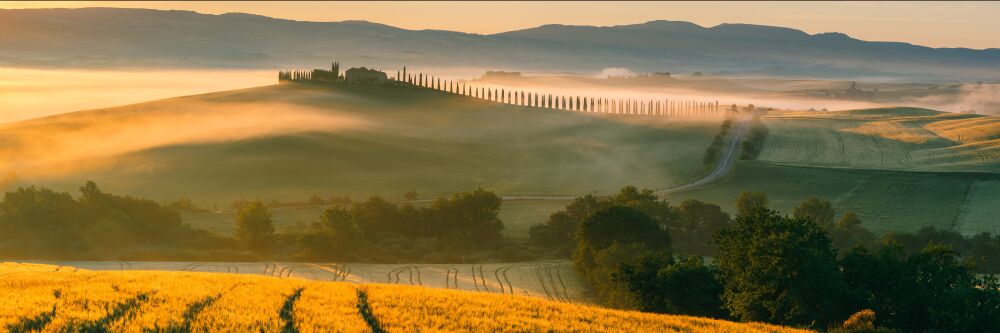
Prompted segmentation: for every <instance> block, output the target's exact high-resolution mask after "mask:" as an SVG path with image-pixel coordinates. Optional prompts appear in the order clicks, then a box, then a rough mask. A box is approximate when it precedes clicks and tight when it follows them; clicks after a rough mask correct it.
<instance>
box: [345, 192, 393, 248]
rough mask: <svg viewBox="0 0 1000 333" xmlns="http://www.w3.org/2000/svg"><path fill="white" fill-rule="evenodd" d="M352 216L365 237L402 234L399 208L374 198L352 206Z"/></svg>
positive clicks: (379, 198)
mask: <svg viewBox="0 0 1000 333" xmlns="http://www.w3.org/2000/svg"><path fill="white" fill-rule="evenodd" d="M351 216H352V217H353V218H354V221H356V222H357V224H358V227H360V228H361V231H363V232H364V234H365V236H367V237H369V238H372V237H375V236H378V235H379V234H382V233H401V229H402V228H401V224H402V223H401V221H400V216H399V207H397V206H396V205H394V204H392V203H390V202H388V201H386V200H385V199H382V197H379V196H374V197H371V198H368V200H365V201H364V202H358V203H355V204H354V205H352V206H351Z"/></svg>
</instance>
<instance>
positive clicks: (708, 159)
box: [702, 119, 733, 165]
mask: <svg viewBox="0 0 1000 333" xmlns="http://www.w3.org/2000/svg"><path fill="white" fill-rule="evenodd" d="M732 125H733V121H732V119H726V120H725V121H723V122H722V126H720V127H719V133H718V134H716V135H715V138H714V139H712V144H711V145H709V146H708V149H706V150H705V157H703V158H702V163H704V164H705V165H709V164H713V163H715V161H716V160H718V159H719V152H721V151H722V146H723V145H725V144H726V137H727V136H729V129H730V128H731V127H732Z"/></svg>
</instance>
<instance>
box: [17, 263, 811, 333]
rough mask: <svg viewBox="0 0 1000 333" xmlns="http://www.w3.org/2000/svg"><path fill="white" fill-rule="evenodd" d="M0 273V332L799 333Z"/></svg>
mask: <svg viewBox="0 0 1000 333" xmlns="http://www.w3.org/2000/svg"><path fill="white" fill-rule="evenodd" d="M0 274H2V275H3V280H2V281H0V327H5V328H7V329H8V330H11V331H15V332H21V331H31V330H38V331H43V332H61V331H80V330H91V331H106V330H111V331H115V332H145V331H150V330H153V331H158V330H160V331H162V330H165V331H172V332H189V331H194V332H206V331H243V332H246V331H264V332H278V331H283V332H331V331H333V332H371V331H388V332H414V331H420V332H428V331H445V332H455V331H592V332H593V331H598V332H696V333H697V332H805V331H803V330H798V329H791V328H784V327H780V326H772V325H765V324H756V323H734V322H728V321H722V320H714V319H706V318H697V317H686V316H674V315H658V314H648V313H640V312H633V311H616V310H609V309H603V308H597V307H592V306H585V305H577V304H571V303H561V302H554V301H546V300H542V299H538V298H531V297H524V296H516V295H498V294H487V293H476V292H463V291H451V290H443V289H434V288H423V287H404V286H390V285H370V284H360V285H359V284H350V283H343V282H315V281H307V280H301V279H279V278H274V277H262V276H251V275H239V274H214V273H172V272H156V271H133V272H94V271H86V270H78V269H75V268H73V267H67V266H61V267H60V266H49V265H25V264H14V263H3V264H0ZM377 329H380V330H377Z"/></svg>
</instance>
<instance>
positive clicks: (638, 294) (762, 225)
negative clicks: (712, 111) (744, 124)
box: [536, 188, 1000, 332]
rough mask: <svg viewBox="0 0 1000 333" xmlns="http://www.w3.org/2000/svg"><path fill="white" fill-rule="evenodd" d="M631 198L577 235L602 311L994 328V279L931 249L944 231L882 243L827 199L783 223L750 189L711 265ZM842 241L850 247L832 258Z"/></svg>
mask: <svg viewBox="0 0 1000 333" xmlns="http://www.w3.org/2000/svg"><path fill="white" fill-rule="evenodd" d="M634 192H635V191H634V190H633V189H632V188H626V189H624V190H623V191H622V193H619V194H618V195H616V196H615V197H612V198H609V199H607V200H599V201H597V202H599V203H601V205H599V206H594V208H595V209H593V210H592V211H591V212H590V213H589V214H587V215H586V216H583V217H582V219H581V220H580V221H579V223H578V224H577V227H576V230H575V232H573V233H572V235H573V236H572V237H573V239H572V243H573V244H574V245H575V248H574V250H573V254H572V257H573V260H574V263H575V266H576V268H577V269H578V270H579V271H580V273H581V274H582V275H583V276H584V278H585V279H586V280H587V281H588V282H589V283H591V284H592V285H593V287H594V291H595V293H596V294H597V296H598V297H599V298H600V299H601V300H602V301H603V302H604V303H605V304H607V305H609V306H615V307H622V308H634V309H639V310H644V311H652V312H664V313H677V314H688V315H698V316H708V317H715V318H725V319H735V320H742V321H760V322H769V323H775V324H782V325H792V326H799V327H810V328H815V329H831V330H837V331H857V332H860V331H867V332H875V331H888V330H891V329H898V330H902V331H967V332H985V331H996V330H998V329H1000V282H998V281H997V280H996V279H995V278H992V277H977V275H976V272H975V269H976V266H975V262H974V260H972V259H974V258H969V257H964V258H963V257H961V256H960V255H959V253H958V252H956V251H955V248H953V247H950V246H947V245H942V244H941V243H937V241H938V240H941V239H945V238H949V237H950V236H947V235H948V234H947V233H942V232H940V231H937V230H932V229H925V230H922V231H921V232H918V233H917V234H911V235H910V236H903V237H900V235H901V234H887V235H886V236H884V237H882V238H881V239H880V240H879V239H876V238H875V237H874V236H871V233H870V232H867V231H866V230H864V229H863V228H861V227H860V225H859V224H858V223H857V222H858V220H857V216H856V215H854V214H852V213H846V214H844V217H842V218H841V219H840V220H839V221H837V222H834V220H835V216H836V215H835V212H833V210H832V208H831V207H829V203H828V202H824V201H822V200H818V199H808V200H806V201H805V202H803V203H802V204H801V205H799V206H798V207H796V209H795V212H794V214H793V216H786V215H781V214H780V213H779V212H777V211H774V210H771V209H769V208H768V206H767V197H766V196H765V195H764V194H763V193H759V192H748V193H743V194H742V195H741V196H740V198H739V199H738V201H737V203H736V207H737V216H736V218H735V219H733V220H731V221H726V222H724V223H722V224H721V227H720V228H718V229H717V230H716V231H715V232H714V236H713V237H712V242H711V243H712V244H713V245H714V246H715V247H716V250H715V252H716V253H715V255H714V256H713V257H711V259H710V261H711V264H706V260H705V258H703V257H701V256H684V255H675V253H674V251H673V249H672V247H671V244H672V242H671V240H673V241H674V242H673V243H674V244H676V242H677V240H678V236H677V235H680V233H670V232H669V230H670V229H668V228H667V226H670V225H676V223H666V224H665V223H663V220H662V217H663V216H669V215H670V214H664V213H663V212H665V211H666V210H663V209H662V207H665V206H667V205H666V204H665V203H664V202H661V201H660V202H657V204H656V206H657V207H661V209H659V210H654V211H653V212H654V213H655V214H649V213H647V211H648V210H644V209H648V207H649V206H645V207H644V206H643V205H637V204H636V202H635V201H628V200H626V201H622V200H621V199H620V197H623V196H626V194H627V193H634ZM638 193H640V194H642V193H648V191H639V192H638ZM583 201H585V198H580V199H578V202H574V203H573V204H572V205H570V206H573V205H576V206H577V208H579V207H580V206H582V204H581V203H580V202H583ZM645 202H647V203H648V202H650V200H649V199H648V198H647V199H645ZM654 202H655V201H654ZM682 206H683V205H682ZM581 212H582V210H579V209H571V207H567V210H565V211H564V212H561V213H562V214H572V213H581ZM557 214H559V213H557ZM553 216H555V214H554V215H553ZM559 220H560V221H565V219H564V218H559ZM550 222H552V221H550ZM552 227H553V224H552V223H549V224H546V226H545V227H538V228H537V229H536V230H538V231H541V230H545V229H548V228H552ZM838 235H839V236H838ZM837 237H841V240H840V242H842V244H847V245H848V246H851V248H849V249H840V250H839V251H838V249H837V248H836V246H835V245H834V243H835V239H836V238H837ZM985 237H986V236H976V237H973V238H971V239H966V238H962V237H958V238H955V240H954V241H953V242H958V243H962V242H973V243H969V244H967V245H966V246H970V247H976V246H983V245H981V244H980V245H972V244H976V243H974V242H975V240H976V239H979V238H985ZM959 239H963V240H961V241H959ZM990 239H991V240H990V241H991V242H992V241H995V239H996V238H995V237H992V236H991V237H990ZM924 241H927V242H924ZM982 242H985V243H983V244H992V246H995V245H996V243H988V242H986V241H982ZM904 243H905V244H904ZM908 248H909V249H908ZM990 255H991V256H996V255H997V253H996V252H993V253H992V254H990ZM852 314H853V316H852ZM841 323H843V324H841Z"/></svg>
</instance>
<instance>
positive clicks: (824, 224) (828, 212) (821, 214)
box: [792, 197, 837, 231]
mask: <svg viewBox="0 0 1000 333" xmlns="http://www.w3.org/2000/svg"><path fill="white" fill-rule="evenodd" d="M836 215H837V212H835V211H834V210H833V206H832V205H830V202H829V201H826V200H820V199H818V198H816V197H809V198H807V199H806V200H805V201H803V202H802V203H801V204H799V205H798V206H796V207H795V209H794V210H793V211H792V216H794V217H795V218H799V219H807V220H812V221H813V222H816V223H817V224H819V226H820V227H821V228H823V230H826V231H830V230H832V229H833V227H834V225H833V218H834V217H835V216H836Z"/></svg>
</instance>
